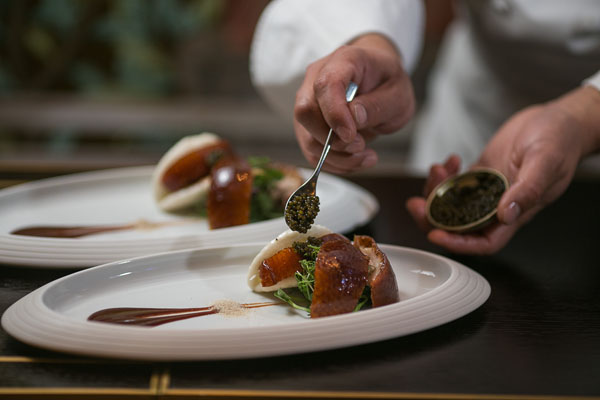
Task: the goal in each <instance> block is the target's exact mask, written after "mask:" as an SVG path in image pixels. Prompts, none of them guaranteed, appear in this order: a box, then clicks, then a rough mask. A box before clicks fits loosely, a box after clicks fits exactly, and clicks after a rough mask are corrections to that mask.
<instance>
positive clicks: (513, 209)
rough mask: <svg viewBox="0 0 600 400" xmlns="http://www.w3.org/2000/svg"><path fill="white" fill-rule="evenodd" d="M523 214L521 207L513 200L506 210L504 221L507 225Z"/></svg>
mask: <svg viewBox="0 0 600 400" xmlns="http://www.w3.org/2000/svg"><path fill="white" fill-rule="evenodd" d="M519 215H521V207H519V205H518V204H517V203H516V202H514V201H513V202H512V203H510V204H509V205H508V207H506V209H505V210H504V223H505V224H506V225H511V224H513V223H514V222H515V221H516V220H517V218H519Z"/></svg>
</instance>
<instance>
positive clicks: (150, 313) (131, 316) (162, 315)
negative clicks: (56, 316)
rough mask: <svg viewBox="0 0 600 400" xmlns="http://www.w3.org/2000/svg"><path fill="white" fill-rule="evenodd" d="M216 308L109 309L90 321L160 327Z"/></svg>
mask: <svg viewBox="0 0 600 400" xmlns="http://www.w3.org/2000/svg"><path fill="white" fill-rule="evenodd" d="M278 304H284V303H281V302H264V303H245V304H240V306H241V307H242V308H260V307H268V306H275V305H278ZM219 312H220V310H219V308H217V307H215V306H208V307H199V308H128V307H120V308H107V309H104V310H100V311H96V312H95V313H93V314H92V315H90V316H89V317H88V321H97V322H106V323H109V324H120V325H139V326H158V325H163V324H168V323H169V322H175V321H181V320H184V319H188V318H195V317H202V316H204V315H210V314H217V313H219Z"/></svg>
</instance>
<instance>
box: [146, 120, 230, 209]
mask: <svg viewBox="0 0 600 400" xmlns="http://www.w3.org/2000/svg"><path fill="white" fill-rule="evenodd" d="M220 141H222V139H221V138H220V137H219V136H217V135H215V134H214V133H209V132H204V133H199V134H197V135H191V136H186V137H184V138H182V139H181V140H179V141H178V142H177V143H175V145H174V146H173V147H171V148H170V149H169V151H167V152H166V153H165V154H164V155H163V156H162V157H161V159H160V160H159V162H158V164H157V165H156V168H155V169H154V173H153V174H152V187H153V191H154V198H155V199H156V202H157V203H158V206H159V207H160V208H161V209H162V210H164V211H176V210H180V209H184V208H187V207H190V206H192V205H194V204H197V203H199V202H203V201H204V200H205V199H206V196H207V195H208V191H209V189H210V176H206V177H204V178H202V179H200V180H199V181H198V182H196V183H193V184H191V185H189V186H186V187H184V188H182V189H179V190H176V191H174V192H170V191H169V190H168V189H167V188H166V187H165V186H164V185H163V183H162V177H163V175H164V173H165V172H166V171H167V170H168V169H169V168H170V167H171V166H172V165H173V164H174V163H175V162H176V161H178V160H179V159H181V158H182V157H184V156H185V155H187V154H189V153H191V152H193V151H195V150H198V149H201V148H203V147H206V146H209V145H212V144H215V143H218V142H220Z"/></svg>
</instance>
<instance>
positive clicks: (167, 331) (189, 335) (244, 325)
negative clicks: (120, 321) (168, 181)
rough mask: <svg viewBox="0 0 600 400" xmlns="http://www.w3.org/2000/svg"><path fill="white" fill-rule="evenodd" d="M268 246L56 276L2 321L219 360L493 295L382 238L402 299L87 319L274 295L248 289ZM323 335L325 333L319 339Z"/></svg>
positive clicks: (41, 336) (458, 308)
mask: <svg viewBox="0 0 600 400" xmlns="http://www.w3.org/2000/svg"><path fill="white" fill-rule="evenodd" d="M263 246H264V243H263V244H248V245H241V246H233V247H232V246H228V247H221V248H214V249H199V250H181V251H177V252H169V253H163V254H157V255H152V256H146V257H139V258H135V259H130V260H124V261H118V262H113V263H108V264H105V265H101V266H98V267H94V268H89V269H86V270H82V271H79V272H76V273H74V274H71V275H69V276H66V277H64V278H61V279H58V280H56V281H54V282H52V283H49V284H47V285H45V286H43V287H41V288H39V289H37V290H36V291H34V292H32V293H30V294H29V295H27V296H25V297H24V298H22V299H21V300H19V301H18V302H16V303H15V304H13V305H12V306H11V307H10V308H9V309H8V310H7V311H6V312H5V314H4V315H3V316H2V326H3V328H4V329H5V330H6V331H7V332H8V333H9V334H10V335H12V336H14V337H15V338H17V339H19V340H21V341H23V342H25V343H28V344H30V345H34V346H39V347H42V348H47V349H51V350H57V351H63V352H69V353H75V354H82V355H90V356H101V357H115V358H127V359H147V360H216V359H236V358H252V357H264V356H275V355H284V354H296V353H302V352H309V351H318V350H326V349H335V348H341V347H347V346H352V345H358V344H364V343H370V342H374V341H379V340H384V339H390V338H394V337H399V336H403V335H407V334H411V333H415V332H419V331H422V330H425V329H429V328H432V327H435V326H438V325H441V324H443V323H446V322H449V321H452V320H454V319H456V318H459V317H461V316H464V315H466V314H468V313H470V312H471V311H473V310H475V309H476V308H477V307H479V306H480V305H481V304H482V303H483V302H485V300H486V299H487V298H488V296H489V294H490V287H489V284H488V283H487V281H486V280H485V279H484V278H483V277H481V276H480V275H479V274H477V273H476V272H474V271H472V270H471V269H469V268H467V267H465V266H463V265H461V264H459V263H456V262H454V261H452V260H450V259H447V258H444V257H441V256H438V255H434V254H431V253H427V252H423V251H419V250H414V249H409V248H403V247H398V246H390V245H380V248H381V250H382V251H383V252H384V253H385V254H386V255H387V257H388V258H389V261H390V263H391V265H392V267H393V269H394V273H395V276H396V278H397V284H398V292H399V296H400V301H399V302H396V303H393V304H388V305H384V306H381V307H377V308H373V309H368V310H364V311H359V312H354V313H348V314H342V315H334V316H327V317H323V318H317V319H314V318H313V319H311V318H307V317H306V315H305V313H303V312H302V311H299V310H295V309H293V308H291V307H289V306H287V305H272V306H265V307H259V308H253V309H250V310H248V312H247V313H243V314H242V315H236V316H232V315H222V314H220V313H216V314H210V315H204V316H202V317H198V318H188V319H182V320H178V321H175V322H173V323H168V324H164V325H160V326H156V327H144V326H123V325H114V324H107V323H102V322H96V321H89V320H88V317H89V316H90V315H92V314H93V313H95V312H97V311H99V310H102V309H106V308H111V307H156V308H187V307H205V306H210V305H211V304H214V303H215V302H218V301H233V302H236V303H238V304H256V303H265V302H273V301H274V300H276V299H275V298H274V297H273V296H272V295H271V294H263V293H258V292H255V291H252V290H250V289H249V288H248V284H247V279H246V278H247V274H248V266H249V265H250V263H251V262H252V260H253V258H254V257H255V256H256V255H257V253H258V252H259V251H260V250H261V249H262V248H263ZM315 338H318V340H315Z"/></svg>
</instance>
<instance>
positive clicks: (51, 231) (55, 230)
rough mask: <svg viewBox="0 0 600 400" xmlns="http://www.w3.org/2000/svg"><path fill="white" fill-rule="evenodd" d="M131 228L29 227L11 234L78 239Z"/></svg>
mask: <svg viewBox="0 0 600 400" xmlns="http://www.w3.org/2000/svg"><path fill="white" fill-rule="evenodd" d="M133 228H135V225H133V224H130V225H113V226H29V227H27V228H21V229H15V230H14V231H12V232H11V234H13V235H22V236H37V237H49V238H78V237H82V236H88V235H94V234H96V233H102V232H110V231H122V230H126V229H133Z"/></svg>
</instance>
